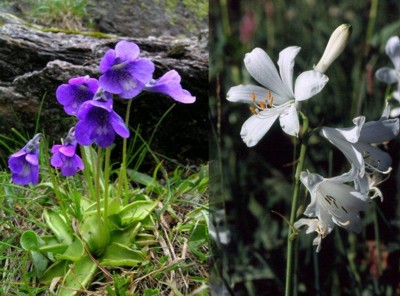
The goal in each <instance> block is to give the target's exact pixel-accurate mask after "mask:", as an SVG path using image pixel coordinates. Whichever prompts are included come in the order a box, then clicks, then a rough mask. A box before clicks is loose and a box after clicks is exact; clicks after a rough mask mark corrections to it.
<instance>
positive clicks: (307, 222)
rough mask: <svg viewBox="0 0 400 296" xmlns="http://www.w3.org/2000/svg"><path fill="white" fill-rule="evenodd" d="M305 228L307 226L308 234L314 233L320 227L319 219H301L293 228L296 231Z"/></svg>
mask: <svg viewBox="0 0 400 296" xmlns="http://www.w3.org/2000/svg"><path fill="white" fill-rule="evenodd" d="M303 226H307V230H306V233H311V232H313V231H316V229H317V227H318V219H316V218H313V219H308V218H301V219H299V220H297V221H296V222H295V223H294V224H293V227H294V228H296V229H300V228H301V227H303Z"/></svg>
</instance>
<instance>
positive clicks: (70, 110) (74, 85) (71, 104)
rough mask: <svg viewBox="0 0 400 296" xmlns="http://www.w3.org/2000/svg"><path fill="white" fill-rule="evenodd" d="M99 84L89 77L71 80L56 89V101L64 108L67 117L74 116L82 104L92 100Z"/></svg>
mask: <svg viewBox="0 0 400 296" xmlns="http://www.w3.org/2000/svg"><path fill="white" fill-rule="evenodd" d="M98 88H99V82H98V81H97V79H95V78H90V77H89V76H84V77H76V78H71V79H70V80H69V81H68V84H62V85H60V86H59V87H58V88H57V91H56V97H57V101H58V102H59V103H60V104H61V105H63V106H64V110H65V112H66V113H67V114H68V115H76V114H77V113H78V109H79V107H80V106H81V105H82V103H84V102H86V101H88V100H91V99H93V97H94V95H95V93H96V91H97V89H98Z"/></svg>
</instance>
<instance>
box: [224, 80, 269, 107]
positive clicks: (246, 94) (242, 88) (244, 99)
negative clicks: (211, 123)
mask: <svg viewBox="0 0 400 296" xmlns="http://www.w3.org/2000/svg"><path fill="white" fill-rule="evenodd" d="M253 93H254V94H255V95H256V98H265V97H267V96H268V90H267V89H266V88H264V87H261V86H256V85H243V84H241V85H238V86H233V87H231V88H230V89H229V91H228V93H227V95H226V99H227V100H228V101H231V102H237V103H248V104H251V103H252V94H253Z"/></svg>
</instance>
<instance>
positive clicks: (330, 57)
mask: <svg viewBox="0 0 400 296" xmlns="http://www.w3.org/2000/svg"><path fill="white" fill-rule="evenodd" d="M350 34H351V26H350V25H346V24H343V25H340V26H339V27H337V28H336V30H335V31H334V32H333V33H332V35H331V38H330V39H329V41H328V45H327V46H326V48H325V51H324V54H323V55H322V58H321V60H320V61H319V62H318V64H317V65H316V66H314V70H315V71H318V72H321V73H324V72H325V71H326V70H327V69H328V68H329V66H330V65H331V64H332V62H333V61H334V60H335V59H336V58H337V57H338V56H339V55H340V54H341V53H342V52H343V50H344V48H345V47H346V45H347V41H348V40H349V37H350Z"/></svg>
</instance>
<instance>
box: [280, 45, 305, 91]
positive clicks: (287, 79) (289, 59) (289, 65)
mask: <svg viewBox="0 0 400 296" xmlns="http://www.w3.org/2000/svg"><path fill="white" fill-rule="evenodd" d="M300 49H301V48H300V47H298V46H290V47H287V48H285V49H284V50H282V51H281V52H280V53H279V60H278V66H279V72H280V74H281V79H282V82H283V83H284V84H285V86H286V88H287V89H288V90H289V91H290V93H291V95H292V97H294V93H293V67H294V59H295V57H296V56H297V54H298V53H299V51H300Z"/></svg>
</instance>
